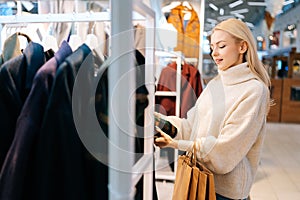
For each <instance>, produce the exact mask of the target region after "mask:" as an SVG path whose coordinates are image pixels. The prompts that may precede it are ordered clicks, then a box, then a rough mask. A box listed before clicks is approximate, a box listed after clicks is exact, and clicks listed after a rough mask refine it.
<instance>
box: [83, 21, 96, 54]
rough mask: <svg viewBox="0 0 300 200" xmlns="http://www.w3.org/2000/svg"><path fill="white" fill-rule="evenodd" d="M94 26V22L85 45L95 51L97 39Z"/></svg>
mask: <svg viewBox="0 0 300 200" xmlns="http://www.w3.org/2000/svg"><path fill="white" fill-rule="evenodd" d="M95 25H96V22H94V24H93V26H92V29H91V33H89V34H88V35H87V36H86V39H85V44H86V45H88V46H89V47H90V49H96V47H97V46H99V44H98V38H97V36H96V35H95V34H94V29H95Z"/></svg>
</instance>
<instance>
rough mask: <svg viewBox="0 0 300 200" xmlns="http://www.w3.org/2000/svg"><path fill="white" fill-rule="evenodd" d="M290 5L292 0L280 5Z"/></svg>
mask: <svg viewBox="0 0 300 200" xmlns="http://www.w3.org/2000/svg"><path fill="white" fill-rule="evenodd" d="M291 3H294V0H288V1H285V2H283V3H282V5H284V6H286V5H289V4H291Z"/></svg>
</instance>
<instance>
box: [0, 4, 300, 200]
mask: <svg viewBox="0 0 300 200" xmlns="http://www.w3.org/2000/svg"><path fill="white" fill-rule="evenodd" d="M179 7H180V9H182V10H181V11H180V12H182V13H184V14H183V15H182V17H183V20H182V21H181V22H178V21H176V19H177V18H176V17H174V16H175V15H176V13H177V12H178V8H179ZM229 18H236V19H239V20H241V21H244V22H245V23H246V24H247V25H248V27H249V28H250V30H251V31H252V34H253V36H254V38H255V39H256V45H257V53H258V56H259V58H260V60H261V61H262V63H263V64H264V66H265V67H266V70H267V71H268V73H269V76H270V79H271V88H270V94H271V98H272V99H273V101H274V105H273V106H271V108H270V112H269V115H268V117H267V134H266V138H265V143H264V147H263V151H262V156H261V161H260V163H259V168H258V172H257V175H256V179H255V181H254V184H253V187H252V189H251V192H250V196H249V199H251V200H300V36H299V35H300V0H190V1H175V0H119V1H118V0H99V1H92V0H74V1H71V0H66V1H60V0H51V1H44V0H40V1H37V0H36V1H23V0H22V1H1V0H0V31H1V36H0V47H1V49H0V54H1V57H0V65H1V67H0V83H1V84H2V85H4V86H3V87H1V88H0V106H1V107H0V119H1V120H0V126H1V127H2V126H3V127H4V128H2V129H1V127H0V137H1V138H0V150H1V152H0V169H1V175H0V200H2V199H3V200H6V199H7V200H14V199H16V200H17V199H22V198H21V197H23V198H25V197H28V198H29V197H33V196H34V197H35V198H37V199H48V198H49V199H51V198H53V199H55V197H56V196H55V195H56V194H54V193H56V192H53V191H57V189H58V188H59V187H61V188H59V190H58V191H60V192H61V193H63V194H65V198H64V199H68V198H72V199H89V198H90V199H93V198H94V199H97V198H98V197H99V199H135V200H139V199H144V200H151V199H156V197H155V196H157V199H158V200H171V199H172V193H173V187H174V181H175V176H176V167H177V162H176V160H177V158H178V156H179V155H180V154H182V153H184V152H180V151H178V150H172V149H169V148H166V149H160V148H158V147H157V146H155V145H154V144H153V135H154V132H155V131H154V126H153V123H151V122H153V121H154V117H153V112H154V111H156V112H161V113H163V114H165V115H176V116H179V117H183V118H185V117H186V116H187V112H188V110H189V109H191V108H192V107H193V106H194V105H195V103H196V100H197V98H198V97H199V96H200V95H201V93H202V91H203V90H204V89H205V87H206V85H207V84H208V83H209V81H211V80H212V79H213V78H215V77H216V76H217V75H218V69H217V66H216V64H215V63H214V61H213V59H212V58H211V55H210V43H209V36H210V34H211V30H212V29H213V27H215V26H216V25H217V24H218V23H219V22H221V21H223V20H226V19H229ZM183 38H188V39H186V40H185V43H184V42H183V41H184V39H183ZM64 42H66V43H64ZM32 43H34V44H35V45H36V46H34V47H30V45H29V44H32ZM83 44H84V45H85V46H83ZM63 45H65V46H63ZM121 45H122V46H121ZM66 46H68V47H66ZM29 48H32V49H29ZM37 48H39V49H43V52H45V55H44V54H43V55H42V57H38V56H33V54H32V53H31V51H33V49H34V50H35V51H36V50H37ZM63 48H65V49H63ZM26 49H28V50H26ZM66 49H67V50H66ZM78 49H80V50H81V51H82V52H79V53H78V55H75V56H74V57H73V58H74V60H76V59H75V58H76V57H77V59H83V58H88V53H90V52H93V54H96V55H97V56H99V60H97V61H94V60H93V61H92V62H95V63H96V62H97V64H99V63H100V64H99V66H100V67H99V66H98V67H95V66H94V65H93V66H94V67H93V70H94V71H95V72H94V73H95V74H94V76H95V79H97V81H99V79H100V78H103V77H105V80H103V81H101V86H100V87H97V89H96V88H93V89H90V88H89V89H87V87H89V86H91V85H88V84H92V81H91V82H88V83H87V84H86V83H83V82H80V80H79V79H76V78H75V74H76V73H77V72H78V71H79V69H78V68H79V65H80V66H85V65H87V66H88V65H89V64H88V63H84V62H83V60H84V59H83V60H81V61H79V60H78V62H80V64H79V63H76V62H77V61H76V62H75V61H74V62H72V61H70V60H71V59H69V60H67V62H66V63H67V64H65V65H70V66H71V65H75V66H77V65H78V66H77V67H76V70H77V71H76V70H74V71H71V70H70V69H68V68H66V69H65V72H66V71H67V72H68V73H69V74H71V75H69V74H68V76H67V78H66V77H64V78H65V79H63V80H61V82H56V80H59V79H58V78H56V77H54V75H51V76H49V77H48V78H47V81H44V80H43V81H44V82H43V83H41V84H44V83H46V82H47V84H46V86H43V87H45V88H42V89H41V88H40V87H39V85H38V84H36V82H35V81H34V79H33V77H34V75H32V74H31V75H30V76H32V80H28V79H29V78H30V77H29V75H27V76H25V75H24V76H23V75H19V74H17V75H16V76H14V75H9V76H8V78H7V77H6V74H9V73H21V71H22V70H20V71H19V70H16V69H13V70H11V71H10V70H8V71H6V69H4V68H8V66H10V65H12V63H14V64H16V65H17V64H19V65H20V67H21V66H25V65H26V66H27V64H28V63H30V62H33V63H35V64H33V65H34V66H33V67H36V69H34V70H33V71H31V72H30V73H37V71H38V69H37V67H38V68H40V67H42V66H44V65H46V63H47V62H48V61H49V60H50V59H51V57H53V56H54V55H55V53H56V52H64V53H63V55H61V57H59V58H57V57H56V59H57V60H59V59H63V56H65V58H67V56H71V55H73V54H71V52H75V51H76V50H78ZM87 49H88V50H87ZM86 51H87V52H86ZM26 52H27V53H28V55H27V54H26ZM66 52H69V53H66ZM124 52H125V53H124ZM127 52H130V53H127ZM133 52H134V53H133ZM67 54H68V55H67ZM22 56H23V57H22ZM26 56H27V57H26ZM39 56H41V55H40V54H39ZM114 57H117V58H118V59H116V62H115V61H114V59H110V58H114ZM133 57H135V59H132V58H133ZM16 58H18V59H16ZM119 58H121V59H119ZM20 63H21V64H20ZM24 63H25V64H24ZM37 63H39V65H40V66H35V65H38V64H37ZM58 63H59V64H62V63H65V62H63V60H61V63H60V61H57V63H56V64H55V65H57V71H56V72H57V74H58V65H59V64H58ZM95 63H93V64H95ZM84 64H85V65H84ZM95 65H96V64H95ZM110 65H111V66H112V69H114V67H115V68H116V69H115V71H113V73H106V71H105V72H104V71H103V70H102V69H103V68H104V69H105V68H107V67H108V66H109V67H110ZM119 65H122V67H123V66H124V67H123V68H122V69H121V70H120V69H118V68H117V67H118V66H119ZM133 65H136V66H138V65H139V66H142V67H141V68H137V69H138V70H136V71H137V72H136V74H137V75H136V74H134V75H132V73H129V72H130V70H133V69H134V68H133ZM29 66H31V65H29V64H28V69H29ZM59 66H60V65H59ZM127 66H128V67H127ZM101 67H102V68H101ZM109 67H108V68H109ZM24 69H25V68H24ZM168 69H169V70H168ZM170 69H173V71H174V70H175V73H172V71H170ZM183 69H186V70H188V71H189V72H190V73H191V74H193V75H191V76H194V77H191V78H192V79H193V80H190V81H189V83H190V84H192V85H193V86H192V87H190V88H186V89H185V90H182V88H181V84H182V81H184V80H183V79H182V78H181V76H180V74H179V73H177V74H176V70H178V71H181V70H182V76H184V74H183V71H184V70H183ZM14 70H15V71H14ZM68 70H70V71H68ZM126 70H128V71H126ZM29 71H30V70H28V72H27V73H29ZM75 71H76V72H75ZM78 73H79V72H78ZM54 74H55V73H54ZM99 74H100V76H99ZM125 74H126V75H125ZM178 74H179V75H178ZM61 76H63V75H61ZM69 76H70V77H69ZM97 76H98V78H97ZM24 77H26V78H24ZM28 77H29V78H28ZM99 77H100V78H99ZM124 77H125V78H124ZM86 78H87V79H89V78H90V77H86ZM185 78H186V77H185ZM25 79H26V81H28V82H26V86H25V82H24V80H25ZM124 79H125V80H124ZM89 80H90V79H89ZM101 80H102V79H101ZM22 81H23V82H22ZM37 81H40V80H37ZM81 81H82V80H81ZM93 81H94V80H93ZM105 81H106V82H105ZM135 81H136V82H135ZM6 82H9V83H6ZM52 82H53V83H52ZM4 83H5V84H4ZM10 84H11V85H10ZM28 84H29V85H28ZM51 84H53V86H49V85H51ZM59 84H60V85H59ZM76 84H77V87H80V84H82V85H83V86H82V88H81V89H84V90H85V93H80V94H77V93H76V92H74V91H75V89H74V90H73V86H74V88H75V86H76ZM138 84H139V85H138ZM164 84H169V85H167V86H168V87H165V86H166V85H164ZM6 85H7V88H8V89H7V88H6ZM72 85H73V86H72ZM78 85H79V86H78ZM108 85H109V87H108ZM120 85H122V86H128V87H122V86H120ZM60 87H66V88H67V91H66V92H65V91H64V92H62V91H59V92H58V93H55V91H56V90H55V89H57V88H58V89H57V90H59V88H60ZM85 87H86V88H85ZM105 87H106V88H105ZM11 88H14V89H11ZM70 88H72V89H70ZM115 88H117V89H115ZM135 88H138V89H135ZM114 89H115V90H114ZM12 90H14V91H12ZM21 90H22V91H21ZM23 90H24V91H23ZM90 90H93V91H90ZM35 91H36V93H35ZM95 91H96V92H100V93H101V94H99V95H98V96H97V94H98V93H97V94H96V97H93V99H88V100H87V99H85V98H83V97H82V96H83V95H82V94H84V95H88V94H89V92H94V93H95ZM191 91H192V94H189V93H188V92H191ZM31 93H32V94H33V95H31ZM38 93H42V95H41V96H42V97H41V99H35V98H37V96H39V95H36V96H34V94H38ZM76 94H77V95H78V96H76V97H78V99H79V100H78V102H77V101H76V100H75V101H74V100H73V98H74V95H76ZM116 94H117V95H116ZM132 94H136V95H132ZM72 95H73V96H72ZM109 95H111V96H109ZM114 95H115V96H114ZM54 96H56V99H55V100H57V99H60V100H61V102H62V103H61V102H60V101H54V100H53V99H51V98H53V97H54ZM133 96H134V97H133ZM109 97H116V98H114V99H116V100H114V101H111V102H110V101H108V98H109ZM30 98H31V99H32V100H31V101H30V100H28V99H30ZM105 98H106V99H105ZM74 99H75V98H74ZM103 99H105V100H103ZM34 100H36V101H34ZM133 100H134V101H135V102H134V101H133ZM90 101H92V103H94V104H96V105H95V108H93V109H94V110H96V112H99V113H96V115H97V116H96V117H97V119H98V121H99V122H100V126H101V133H102V132H104V136H105V139H107V137H108V138H109V141H113V142H112V143H111V144H106V145H103V146H105V147H106V148H107V149H108V150H107V149H106V151H105V153H107V157H105V156H104V157H105V158H104V157H103V156H101V153H102V152H100V153H99V152H97V151H98V150H99V149H98V147H95V146H94V145H95V143H96V141H98V140H101V139H99V138H98V137H97V139H95V141H93V140H91V139H87V138H85V136H82V135H80V133H79V132H80V130H83V129H84V128H83V127H81V126H80V125H78V123H79V122H78V120H79V121H85V122H84V123H85V124H84V127H85V128H86V127H88V128H87V129H88V130H89V131H91V132H96V131H98V127H95V128H94V126H92V125H91V124H92V122H86V121H89V120H90V121H93V118H92V117H91V116H90V115H88V114H89V113H88V112H90V110H88V111H85V109H83V107H84V105H85V104H84V103H87V104H88V103H90ZM98 101H99V102H100V103H99V102H98ZM55 102H56V103H57V104H55ZM128 102H129V103H128ZM51 103H52V104H51ZM97 103H98V104H97ZM33 104H34V105H38V106H37V107H35V108H32V110H30V109H29V107H30V106H29V105H33ZM62 105H64V106H65V107H63V106H62ZM111 105H112V106H111ZM51 106H52V107H51ZM60 107H61V108H60ZM66 107H67V109H66V110H65V108H66ZM111 107H112V108H111ZM25 108H26V109H25ZM28 109H29V110H28ZM56 109H57V110H56ZM76 109H77V110H76ZM97 109H98V110H97ZM37 110H38V112H39V113H38V114H36V111H37ZM61 110H63V112H61ZM33 111H34V112H33ZM51 111H53V113H51ZM134 111H135V112H134ZM60 112H61V113H63V114H61V115H60ZM85 112H87V116H83V117H82V113H85ZM93 112H94V111H93ZM57 113H58V116H57V117H55V116H54V114H57ZM108 113H117V114H112V115H109V114H108ZM76 114H77V115H78V116H76ZM8 115H11V116H9V117H7V116H8ZM31 115H32V116H31ZM47 117H48V118H47ZM68 117H71V118H70V119H69V118H68ZM89 117H91V118H89ZM84 118H86V119H87V120H86V119H84ZM132 119H135V122H134V123H132V121H134V120H132ZM26 120H27V121H26ZM51 120H52V121H51ZM56 120H60V121H61V122H60V123H58V125H57V128H56V127H54V126H52V125H53V124H52V122H53V121H56ZM76 120H77V121H76ZM114 120H115V121H116V122H115V123H110V124H109V126H108V122H112V121H114ZM98 121H97V122H98ZM26 122H27V123H26ZM25 123H26V124H25ZM35 123H37V124H38V125H35ZM24 124H25V125H24ZM79 124H80V123H79ZM120 124H121V125H122V126H123V127H121V128H120V127H119V125H120ZM2 130H3V131H2ZM95 130H96V131H95ZM124 130H125V131H124ZM112 131H115V133H116V134H114V135H113V134H108V133H111V132H112ZM126 131H127V132H128V135H127V134H125V135H126V136H124V137H123V136H122V137H118V135H123V132H126ZM2 132H3V134H2ZM4 132H5V133H4ZM65 132H68V133H70V134H67V137H69V139H70V140H69V141H68V139H67V137H63V136H60V135H59V134H60V133H65ZM83 132H84V131H83ZM46 133H48V134H51V136H46ZM112 135H113V136H112ZM132 135H134V137H127V136H132ZM78 136H79V137H78ZM150 136H151V137H150ZM91 137H96V136H94V135H93V134H92V136H91ZM149 137H150V139H149ZM19 138H21V139H19ZM25 138H26V139H25ZM28 138H29V139H28ZM102 139H103V140H104V138H102ZM29 140H30V141H29ZM105 141H106V140H105ZM113 144H116V145H117V146H118V147H122V148H121V150H122V152H120V151H119V149H118V148H114V145H113ZM53 146H55V148H54V149H53ZM96 146H97V145H96ZM100 146H101V145H100ZM56 147H57V148H56ZM67 149H68V150H67ZM52 151H53V152H54V153H52ZM60 151H61V152H63V153H64V154H63V153H60ZM100 151H102V149H101V148H100ZM131 151H135V152H134V156H132V154H130V153H128V154H127V153H124V152H131ZM76 153H77V154H80V156H78V157H80V159H81V160H79V158H78V157H77V156H76V155H77V154H76ZM121 153H124V155H123V154H122V155H121ZM87 154H88V156H87ZM33 155H34V156H33ZM149 155H153V157H151V156H149ZM45 157H49V159H45ZM92 157H93V158H92ZM150 157H151V158H150ZM96 160H98V161H100V162H101V164H99V163H97V162H98V161H96ZM59 163H61V164H59ZM78 163H79V165H80V167H75V168H74V169H72V170H69V168H72V166H74V165H77V164H78ZM64 164H65V166H64ZM57 165H61V166H57ZM104 165H105V166H106V167H104ZM107 166H110V167H108V168H107ZM43 167H45V168H43ZM120 168H121V170H119V171H118V170H114V169H120ZM47 170H48V171H47ZM82 170H85V171H84V173H83V171H82ZM99 170H103V171H101V172H99ZM127 170H129V171H130V172H132V171H131V170H133V171H135V170H136V171H138V172H139V173H132V174H131V173H124V174H126V175H124V174H123V173H122V172H124V171H125V172H127ZM149 170H150V171H151V172H153V173H149ZM63 171H64V172H66V171H68V173H62V172H63ZM141 171H143V172H144V173H140V172H141ZM11 174H13V175H11ZM41 174H42V175H41ZM45 174H46V175H45ZM20 177H21V179H20ZM28 177H33V178H32V179H30V178H28ZM41 177H45V178H44V179H43V178H41ZM61 177H64V178H62V179H61ZM70 177H74V179H73V180H74V182H73V180H72V178H70ZM112 177H113V178H112ZM76 178H77V179H76ZM58 180H62V181H61V183H59V184H57V185H56V184H55V183H56V182H59V181H58ZM99 180H101V181H99ZM102 180H104V181H102ZM27 181H28V182H27ZM76 181H78V182H80V181H82V183H81V184H75V182H76ZM31 184H32V186H31ZM68 184H70V185H68ZM23 185H26V187H24V188H23ZM66 185H67V186H66ZM27 186H28V187H27ZM35 186H38V188H40V192H38V193H37V194H35V192H33V190H34V188H35ZM65 186H66V187H65ZM68 186H70V187H68ZM85 187H86V188H88V189H82V188H85ZM98 187H105V188H107V189H105V190H103V191H104V192H103V193H102V190H100V192H99V190H97V189H96V188H98ZM12 188H15V191H17V192H15V191H14V190H13V189H12ZM62 188H63V189H62ZM65 188H66V189H65ZM89 188H92V189H89ZM81 190H82V191H81ZM71 191H72V192H73V193H74V196H72V195H69V193H70V192H71ZM75 191H77V192H75ZM1 193H2V194H1ZM17 193H18V195H20V196H18V195H17ZM32 194H34V195H33V196H31V195H32ZM23 195H24V196H23ZM47 195H48V197H47V198H46V197H45V196H47ZM80 195H82V196H80ZM85 195H87V196H85ZM8 197H11V198H8ZM75 197H76V198H75ZM35 198H31V199H35Z"/></svg>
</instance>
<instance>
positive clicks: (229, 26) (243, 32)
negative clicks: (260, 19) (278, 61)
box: [212, 18, 272, 110]
mask: <svg viewBox="0 0 300 200" xmlns="http://www.w3.org/2000/svg"><path fill="white" fill-rule="evenodd" d="M214 30H223V31H226V32H228V33H229V34H231V35H232V36H233V37H235V38H236V39H237V40H241V41H245V42H246V43H247V46H248V50H247V51H246V53H245V55H244V57H245V59H246V61H247V62H248V66H249V69H250V70H251V72H252V73H253V74H254V75H255V76H257V77H258V79H259V80H261V81H262V82H263V83H264V84H265V85H266V86H267V87H268V88H270V86H271V81H270V77H269V74H268V72H267V70H266V68H265V66H264V65H263V63H262V62H261V61H260V60H259V58H258V55H257V47H256V42H255V39H254V37H253V35H252V32H251V30H250V29H249V28H248V26H247V25H246V24H245V23H244V22H242V21H241V20H238V19H235V18H230V19H227V20H225V21H222V22H220V23H219V24H217V25H216V26H215V27H214V29H213V30H212V32H214ZM268 97H269V96H268ZM268 102H269V105H270V104H272V103H270V100H269V99H268ZM268 110H269V109H268Z"/></svg>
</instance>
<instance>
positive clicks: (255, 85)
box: [155, 19, 270, 200]
mask: <svg viewBox="0 0 300 200" xmlns="http://www.w3.org/2000/svg"><path fill="white" fill-rule="evenodd" d="M210 42H211V43H210V47H211V56H212V58H213V59H214V61H215V63H216V65H217V66H218V72H219V74H218V76H216V77H215V78H214V79H213V80H211V81H210V82H209V83H208V85H207V86H206V88H205V89H204V91H203V92H202V94H201V95H200V97H199V98H198V100H197V102H196V104H195V106H194V107H193V108H192V109H191V110H189V112H188V115H187V118H186V119H185V118H178V117H176V116H164V115H161V114H159V113H155V117H156V118H157V119H158V120H159V119H165V120H168V121H170V122H171V123H172V124H173V125H174V126H176V127H177V129H178V133H177V136H176V137H175V138H171V137H170V136H169V135H167V134H166V133H164V132H162V131H161V130H160V129H159V128H158V129H157V131H158V132H160V137H158V138H156V139H155V144H156V145H157V146H159V147H160V148H163V147H172V148H177V149H179V150H183V151H187V150H191V149H192V147H193V144H194V143H195V145H196V149H197V159H198V161H200V162H202V163H203V164H204V165H205V166H206V167H207V168H209V169H210V170H211V171H212V172H213V173H214V178H215V189H216V193H217V194H216V196H217V200H223V199H225V200H226V199H247V198H248V196H249V192H250V189H251V186H252V184H253V182H254V178H255V174H256V172H257V168H258V165H259V160H260V154H261V150H262V146H263V141H264V137H265V133H266V116H267V113H268V110H269V105H270V97H269V96H270V94H269V88H268V87H269V86H270V79H269V76H268V74H267V71H266V70H265V68H264V66H263V64H262V63H261V62H260V60H259V58H258V56H257V52H256V42H255V40H254V38H253V35H252V33H251V31H250V29H249V28H248V27H247V25H246V24H245V23H244V22H242V21H240V20H237V19H228V20H226V21H223V22H221V23H219V24H218V25H217V26H216V27H215V28H214V29H213V30H212V34H211V37H210Z"/></svg>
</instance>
